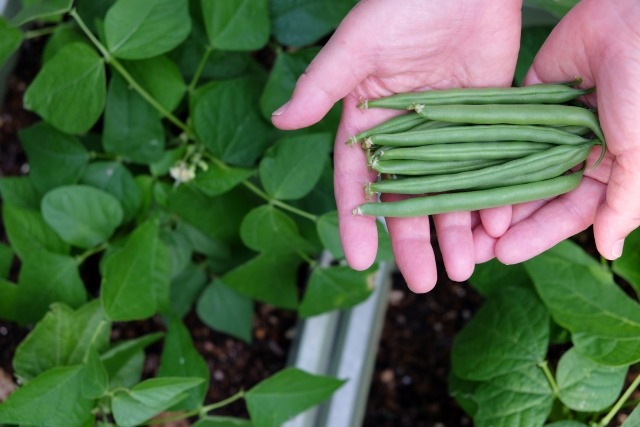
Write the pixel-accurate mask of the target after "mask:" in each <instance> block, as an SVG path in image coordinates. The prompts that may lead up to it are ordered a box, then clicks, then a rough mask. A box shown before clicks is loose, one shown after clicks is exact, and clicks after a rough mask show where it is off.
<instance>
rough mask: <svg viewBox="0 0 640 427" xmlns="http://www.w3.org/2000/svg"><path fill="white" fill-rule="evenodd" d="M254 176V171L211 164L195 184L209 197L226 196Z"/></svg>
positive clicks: (197, 178) (201, 173) (199, 175)
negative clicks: (225, 194)
mask: <svg viewBox="0 0 640 427" xmlns="http://www.w3.org/2000/svg"><path fill="white" fill-rule="evenodd" d="M253 174H254V171H253V170H252V169H248V168H235V167H230V166H226V165H225V166H223V165H221V164H217V163H214V164H211V165H209V166H208V168H207V170H206V171H204V172H200V173H198V175H196V179H195V180H194V181H193V184H194V185H195V186H196V187H198V189H200V191H202V192H203V193H205V194H206V195H207V196H210V197H215V196H218V195H220V194H224V193H226V192H227V191H229V190H231V189H232V188H234V187H235V186H236V185H238V184H240V183H241V182H243V181H245V180H247V179H249V178H250V177H251V176H252V175H253Z"/></svg>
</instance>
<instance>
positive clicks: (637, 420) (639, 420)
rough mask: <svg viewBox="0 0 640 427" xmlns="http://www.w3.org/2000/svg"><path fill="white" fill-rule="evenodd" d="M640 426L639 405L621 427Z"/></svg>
mask: <svg viewBox="0 0 640 427" xmlns="http://www.w3.org/2000/svg"><path fill="white" fill-rule="evenodd" d="M637 425H640V405H637V406H636V407H635V409H634V410H633V412H631V414H630V415H629V417H628V418H627V419H626V420H624V422H623V423H622V426H621V427H634V426H637Z"/></svg>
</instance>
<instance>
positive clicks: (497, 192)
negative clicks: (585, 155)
mask: <svg viewBox="0 0 640 427" xmlns="http://www.w3.org/2000/svg"><path fill="white" fill-rule="evenodd" d="M582 173H583V171H582V170H580V171H578V172H573V173H571V174H567V175H561V176H559V177H556V178H551V179H548V180H544V181H536V182H529V183H526V184H518V185H509V186H504V187H498V188H492V189H485V190H475V191H467V192H460V193H444V194H438V195H435V196H425V197H414V198H410V199H406V200H401V201H397V202H372V203H364V204H362V205H360V206H358V207H357V208H356V209H354V211H353V214H354V215H373V216H385V217H414V216H424V215H434V214H440V213H446V212H456V211H473V210H479V209H487V208H493V207H498V206H505V205H512V204H516V203H524V202H530V201H533V200H539V199H546V198H549V197H555V196H558V195H560V194H564V193H567V192H569V191H571V190H573V189H575V188H576V187H578V185H579V184H580V181H581V178H582Z"/></svg>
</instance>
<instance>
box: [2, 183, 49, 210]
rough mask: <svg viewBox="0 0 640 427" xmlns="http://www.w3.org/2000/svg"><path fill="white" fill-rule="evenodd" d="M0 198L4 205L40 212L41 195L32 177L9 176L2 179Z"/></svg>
mask: <svg viewBox="0 0 640 427" xmlns="http://www.w3.org/2000/svg"><path fill="white" fill-rule="evenodd" d="M0 197H2V202H3V203H5V204H6V203H9V204H12V205H14V206H16V207H19V208H25V209H32V210H40V198H41V195H40V193H39V192H38V190H37V189H36V187H35V186H34V185H33V181H32V180H31V177H28V176H7V177H3V178H0Z"/></svg>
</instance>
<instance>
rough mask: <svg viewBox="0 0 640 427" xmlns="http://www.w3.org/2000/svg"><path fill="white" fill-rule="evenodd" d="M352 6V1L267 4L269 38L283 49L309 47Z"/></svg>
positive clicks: (274, 0) (286, 0) (277, 0)
mask: <svg viewBox="0 0 640 427" xmlns="http://www.w3.org/2000/svg"><path fill="white" fill-rule="evenodd" d="M356 3H357V1H356V0H347V1H344V0H324V1H307V0H271V1H270V2H269V6H270V9H271V19H272V32H273V35H274V36H275V38H276V40H278V41H279V42H280V43H282V44H284V45H289V46H298V47H299V46H305V45H310V44H312V43H314V42H316V41H318V40H319V39H320V38H322V37H323V36H325V35H327V34H329V33H330V32H331V31H332V30H333V29H334V28H336V27H337V26H338V24H339V23H340V21H341V20H342V19H343V18H344V17H345V16H346V14H347V13H348V12H349V10H350V9H351V8H352V7H353V6H355V5H356Z"/></svg>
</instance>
